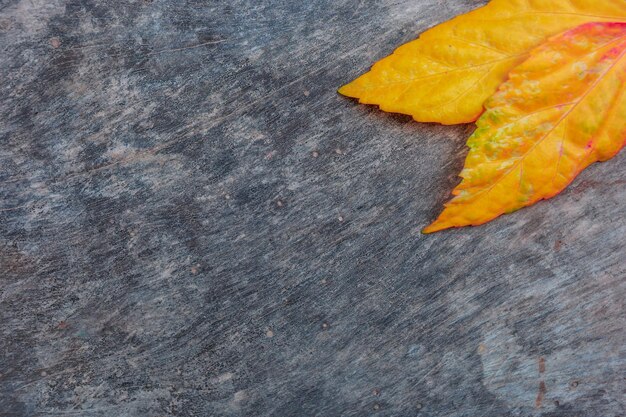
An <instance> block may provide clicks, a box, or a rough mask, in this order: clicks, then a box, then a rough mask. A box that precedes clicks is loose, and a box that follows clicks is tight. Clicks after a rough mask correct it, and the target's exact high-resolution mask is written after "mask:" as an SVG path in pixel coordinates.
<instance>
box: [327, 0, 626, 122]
mask: <svg viewBox="0 0 626 417" xmlns="http://www.w3.org/2000/svg"><path fill="white" fill-rule="evenodd" d="M601 21H626V1H624V0H493V1H491V2H490V3H489V4H488V5H487V6H485V7H482V8H480V9H477V10H475V11H473V12H470V13H467V14H465V15H462V16H459V17H457V18H455V19H453V20H450V21H448V22H446V23H443V24H441V25H439V26H436V27H434V28H432V29H430V30H428V31H426V32H425V33H423V34H422V35H421V36H420V37H419V39H416V40H414V41H412V42H409V43H407V44H405V45H403V46H401V47H400V48H398V49H397V50H396V51H395V52H394V53H393V55H390V56H388V57H387V58H384V59H383V60H381V61H379V62H377V63H376V64H375V65H374V66H373V67H372V69H371V71H370V72H368V73H366V74H364V75H362V76H361V77H359V78H357V79H356V80H355V81H353V82H351V83H350V84H348V85H346V86H344V87H342V88H341V89H340V90H339V93H341V94H343V95H345V96H348V97H354V98H358V99H359V101H360V102H361V103H364V104H377V105H379V106H380V108H381V109H382V110H384V111H388V112H395V113H404V114H409V115H411V116H413V118H414V119H415V120H417V121H418V122H439V123H443V124H455V123H468V122H473V121H475V120H476V119H477V118H478V117H479V116H480V114H481V113H482V111H483V103H484V102H485V100H486V99H487V98H488V97H489V96H491V95H492V94H493V93H494V92H495V91H496V90H497V88H498V86H499V85H500V84H501V83H502V82H503V81H504V80H505V79H506V75H507V74H508V72H509V71H510V70H511V69H512V68H513V67H515V66H516V65H518V64H520V63H521V62H523V61H524V60H525V59H526V58H527V53H528V51H529V50H531V49H532V48H534V47H536V46H538V45H540V44H541V43H543V42H544V41H545V40H546V39H547V38H548V37H550V36H553V35H556V34H558V33H561V32H563V31H565V30H567V29H571V28H574V27H576V26H578V25H581V24H583V23H587V22H601Z"/></svg>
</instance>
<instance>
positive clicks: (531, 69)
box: [424, 23, 626, 233]
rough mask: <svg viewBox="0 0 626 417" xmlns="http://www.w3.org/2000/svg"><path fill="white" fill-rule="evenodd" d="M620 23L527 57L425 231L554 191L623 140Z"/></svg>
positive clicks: (625, 76) (559, 40)
mask: <svg viewBox="0 0 626 417" xmlns="http://www.w3.org/2000/svg"><path fill="white" fill-rule="evenodd" d="M625 56H626V23H591V24H586V25H583V26H580V27H578V28H576V29H573V30H571V31H568V32H566V33H564V34H561V35H558V36H556V37H554V38H552V39H550V40H549V41H548V42H546V43H545V44H544V45H542V46H540V47H539V48H537V49H536V50H534V51H533V52H531V55H530V58H529V59H528V60H527V61H526V62H524V63H523V64H522V65H520V66H519V67H517V68H515V69H514V70H513V71H512V72H511V74H510V76H509V81H507V82H506V83H504V84H503V85H502V86H501V87H500V90H499V91H498V92H497V93H496V94H495V95H494V96H493V97H492V98H491V99H489V100H488V101H487V103H486V112H485V114H484V115H483V116H482V117H481V118H480V120H479V121H478V123H477V125H478V128H477V129H476V132H475V133H474V134H473V135H472V137H471V138H470V139H469V141H468V146H469V147H470V152H469V154H468V156H467V160H466V161H465V168H464V169H463V172H462V173H461V177H462V178H463V181H462V182H461V183H460V184H459V185H458V186H457V187H456V189H455V190H454V191H453V194H454V195H455V196H456V197H454V198H453V199H452V200H451V201H450V202H449V203H448V204H446V208H445V210H444V211H443V213H442V214H441V216H440V217H439V219H437V220H436V221H435V222H434V223H433V224H432V225H430V226H429V227H427V228H426V229H425V230H424V232H425V233H430V232H435V231H438V230H442V229H447V228H450V227H459V226H467V225H479V224H483V223H485V222H488V221H489V220H492V219H494V218H496V217H498V216H500V215H501V214H503V213H509V212H512V211H515V210H517V209H519V208H521V207H525V206H529V205H531V204H534V203H535V202H537V201H539V200H541V199H547V198H550V197H553V196H554V195H556V194H558V193H559V192H561V191H562V190H563V189H564V188H565V187H566V186H567V185H568V184H569V183H570V182H571V181H572V180H573V179H574V178H575V177H576V176H577V175H578V174H579V173H580V172H581V171H582V170H583V169H585V168H586V167H587V166H589V165H590V164H592V163H594V162H596V161H606V160H608V159H610V158H612V157H613V156H615V155H616V154H617V152H619V150H620V149H621V148H622V147H623V146H624V144H625V139H626V92H625V85H624V83H625V81H626V57H625Z"/></svg>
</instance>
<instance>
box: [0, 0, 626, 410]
mask: <svg viewBox="0 0 626 417" xmlns="http://www.w3.org/2000/svg"><path fill="white" fill-rule="evenodd" d="M481 4H483V2H481V1H477V0H458V1H453V0H380V1H375V2H374V1H362V0H361V1H359V0H313V1H300V0H204V1H199V0H152V1H151V0H145V1H128V0H107V1H97V0H0V75H1V79H0V114H1V122H2V123H1V124H0V323H1V324H0V330H1V332H2V333H1V335H0V415H2V416H5V415H6V416H57V415H63V416H72V415H74V416H169V415H175V416H268V417H270V416H271V417H282V416H294V417H295V416H297V417H300V416H320V417H328V416H355V417H357V416H358V417H361V416H370V415H371V416H401V417H404V416H416V417H462V416H468V417H481V416H484V417H501V416H502V417H504V416H522V417H540V416H541V417H618V416H622V417H623V416H624V415H625V414H626V400H625V395H624V394H625V389H626V380H625V379H624V378H625V376H626V340H625V320H626V305H625V303H626V301H625V300H626V280H625V279H624V277H625V276H626V266H625V263H624V260H625V256H626V238H625V236H626V215H624V211H625V210H624V209H625V208H626V187H625V182H626V174H625V173H626V155H624V153H622V155H621V156H618V157H617V158H615V159H614V160H612V161H610V162H607V163H604V164H597V165H595V166H593V167H591V168H590V169H588V170H587V171H586V172H585V173H583V174H582V175H581V176H580V177H579V178H578V179H577V180H576V181H575V183H574V184H573V185H572V186H571V187H570V188H569V189H568V190H567V191H566V192H564V193H563V194H562V195H560V196H559V197H557V198H555V199H553V200H551V201H549V202H543V203H540V204H537V205H536V206H534V207H532V208H529V209H525V210H522V211H519V212H517V213H515V214H512V215H509V216H505V217H503V218H501V219H499V220H497V221H494V222H493V223H491V224H488V225H486V226H484V227H480V228H473V229H464V230H458V231H451V232H445V233H440V234H435V235H432V236H423V235H421V234H420V233H419V232H418V230H419V228H421V227H423V226H424V225H426V224H427V223H428V222H429V221H431V220H432V219H433V218H434V217H435V216H436V214H437V213H438V211H439V210H440V208H441V205H442V203H443V202H444V201H445V200H446V199H447V198H448V195H449V192H450V190H451V189H452V187H453V186H454V185H455V184H456V183H457V181H458V180H457V177H456V175H457V173H458V172H459V170H460V168H461V165H462V161H463V158H464V155H465V153H466V148H465V146H464V139H465V138H466V137H467V136H468V133H469V132H470V131H471V127H469V126H456V127H443V126H437V125H426V124H418V123H415V122H412V121H410V120H409V119H408V118H405V117H401V116H392V115H386V114H383V113H382V112H379V111H377V110H376V109H373V108H368V107H366V106H359V105H357V104H355V103H354V102H353V101H350V100H346V99H343V98H340V97H338V96H337V95H336V93H335V89H336V87H337V86H339V85H341V84H342V83H345V82H347V81H349V80H351V79H352V78H353V77H355V76H357V75H358V74H359V73H360V72H362V71H364V70H366V69H367V67H368V65H369V64H371V63H372V62H374V61H375V60H376V59H379V58H381V57H383V56H385V55H386V54H388V53H390V52H391V51H392V50H393V48H394V47H395V46H397V45H399V44H401V43H403V42H405V41H408V40H410V39H412V38H413V37H415V36H416V34H417V33H419V32H421V31H423V30H424V29H426V28H428V27H430V26H432V25H434V24H436V23H438V22H441V21H443V20H446V19H449V18H451V17H452V16H454V15H456V14H458V13H462V12H465V11H468V10H470V9H472V8H475V7H477V6H479V5H481Z"/></svg>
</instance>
